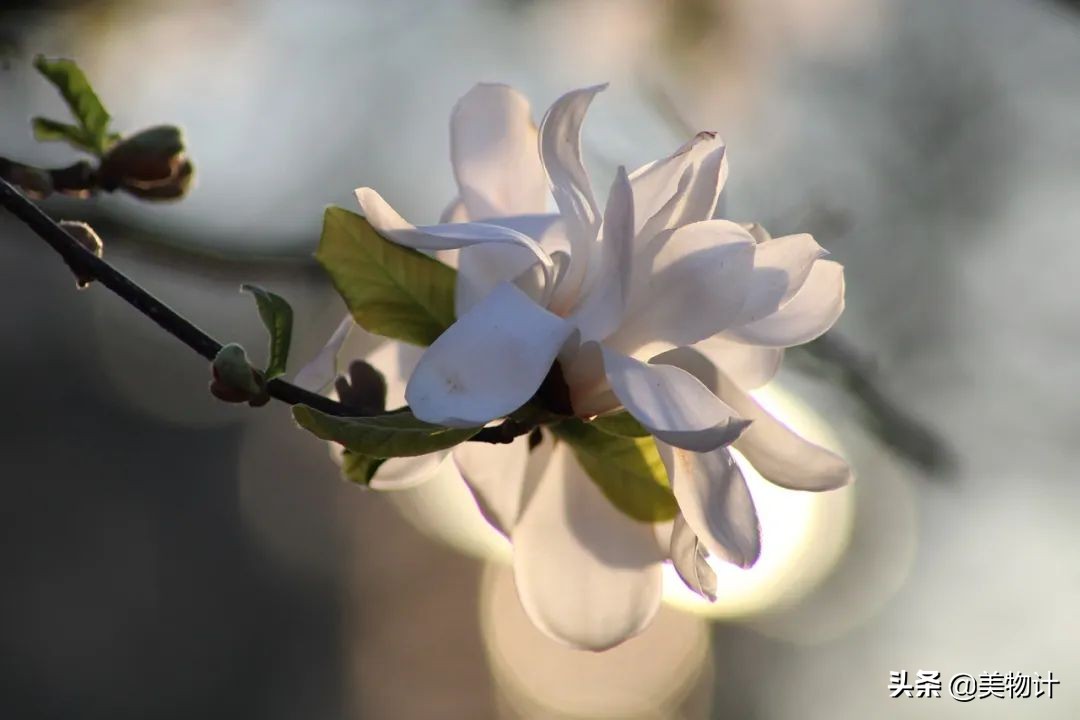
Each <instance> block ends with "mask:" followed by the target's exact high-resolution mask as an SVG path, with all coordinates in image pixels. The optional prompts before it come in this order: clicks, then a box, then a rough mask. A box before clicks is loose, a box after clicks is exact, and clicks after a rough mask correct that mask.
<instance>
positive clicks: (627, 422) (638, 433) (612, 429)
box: [589, 410, 649, 438]
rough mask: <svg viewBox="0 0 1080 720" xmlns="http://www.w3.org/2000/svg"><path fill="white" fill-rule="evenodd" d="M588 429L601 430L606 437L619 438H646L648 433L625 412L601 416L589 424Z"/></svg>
mask: <svg viewBox="0 0 1080 720" xmlns="http://www.w3.org/2000/svg"><path fill="white" fill-rule="evenodd" d="M589 427H594V428H596V429H597V430H603V431H604V432H606V433H607V434H608V435H618V436H619V437H628V438H641V437H648V436H649V431H648V430H646V429H645V427H644V426H643V425H642V424H641V423H639V422H638V421H637V419H636V418H635V417H634V416H633V415H631V414H630V413H628V412H627V411H625V410H620V411H619V412H617V413H612V414H610V415H601V416H600V417H598V418H596V419H595V420H593V421H592V422H590V423H589Z"/></svg>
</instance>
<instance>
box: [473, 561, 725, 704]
mask: <svg viewBox="0 0 1080 720" xmlns="http://www.w3.org/2000/svg"><path fill="white" fill-rule="evenodd" d="M480 622H481V626H482V630H483V638H484V648H485V650H486V652H487V656H488V661H489V663H490V665H491V670H492V676H493V677H494V679H495V682H496V686H497V687H498V689H499V695H500V699H501V700H503V701H504V702H505V703H506V704H508V705H509V706H510V707H511V708H512V709H513V711H514V712H513V713H512V714H510V715H509V716H510V717H522V718H548V717H559V718H581V719H584V718H619V719H620V720H630V719H637V718H642V719H645V718H649V719H653V718H673V717H683V716H684V712H683V711H684V710H685V709H686V706H687V705H688V704H692V705H694V706H695V707H696V706H699V705H700V706H707V705H708V704H709V701H710V698H709V697H708V693H709V692H710V688H711V682H709V680H710V679H711V678H710V677H709V674H708V673H704V672H703V671H704V670H705V669H707V668H708V667H709V666H710V657H711V654H710V647H709V633H708V625H707V623H706V622H705V621H704V620H703V619H702V618H699V617H694V616H691V615H687V614H686V613H681V612H678V611H676V610H674V609H673V608H667V607H662V608H660V612H659V613H658V614H657V616H656V619H655V620H654V621H653V622H652V623H651V624H650V625H649V627H647V628H646V629H645V630H644V632H642V633H641V634H640V635H638V636H636V637H633V638H631V639H629V640H627V641H626V642H625V643H623V644H621V645H619V646H617V647H615V648H612V649H611V650H607V651H606V652H602V653H594V652H588V651H585V650H574V649H571V648H569V647H566V646H564V645H561V644H559V643H557V642H556V641H554V640H552V639H551V638H549V637H547V636H546V635H544V634H543V633H542V632H540V631H539V630H538V629H537V628H536V626H535V625H534V624H533V623H532V622H531V621H530V620H529V618H528V617H527V616H526V615H525V611H524V610H522V608H521V603H520V602H518V598H517V592H516V591H515V588H514V579H513V573H512V572H511V571H510V568H508V567H506V566H505V565H503V564H501V563H491V564H489V565H488V567H487V569H486V570H485V573H484V578H483V582H482V585H481V596H480ZM688 699H689V702H688ZM694 714H695V715H697V713H694Z"/></svg>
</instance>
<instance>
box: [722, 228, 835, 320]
mask: <svg viewBox="0 0 1080 720" xmlns="http://www.w3.org/2000/svg"><path fill="white" fill-rule="evenodd" d="M826 254H827V253H826V252H825V250H824V248H822V247H821V246H820V245H818V244H817V242H816V241H815V240H814V238H813V236H812V235H807V234H805V233H803V234H801V235H787V236H785V237H778V238H772V239H769V240H766V241H764V242H759V243H757V245H756V247H755V248H754V271H753V274H751V276H750V289H749V291H748V292H747V294H746V303H745V304H744V305H743V309H742V312H741V313H740V314H739V319H738V321H737V322H736V324H737V325H744V324H746V323H752V322H755V321H757V320H761V319H762V318H766V317H768V316H769V315H772V314H773V313H775V312H776V311H777V310H779V309H780V308H781V307H782V306H783V305H784V304H785V303H787V302H788V301H789V300H790V299H791V298H792V297H793V296H794V295H795V294H796V293H797V292H798V291H799V289H801V288H802V286H803V285H804V284H805V283H806V280H807V278H808V277H809V275H810V271H811V269H812V268H813V267H814V265H815V264H816V261H817V260H819V259H821V258H822V257H824V256H825V255H826Z"/></svg>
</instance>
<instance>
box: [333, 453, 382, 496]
mask: <svg viewBox="0 0 1080 720" xmlns="http://www.w3.org/2000/svg"><path fill="white" fill-rule="evenodd" d="M384 462H386V458H376V457H371V456H370V455H360V454H359V453H354V452H351V451H349V450H346V451H345V453H344V455H342V457H341V474H342V476H343V477H344V478H345V479H346V480H349V481H350V482H354V483H356V484H358V485H363V486H365V487H367V486H368V485H370V484H371V478H373V477H375V471H376V470H378V469H379V467H380V466H381V465H382V464H383V463H384Z"/></svg>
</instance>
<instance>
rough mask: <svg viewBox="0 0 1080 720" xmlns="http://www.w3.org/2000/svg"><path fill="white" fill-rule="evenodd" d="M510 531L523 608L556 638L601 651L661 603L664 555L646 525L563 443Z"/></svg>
mask: <svg viewBox="0 0 1080 720" xmlns="http://www.w3.org/2000/svg"><path fill="white" fill-rule="evenodd" d="M511 537H512V540H513V546H514V580H515V581H516V584H517V589H518V596H519V597H520V598H521V604H522V607H524V609H525V612H526V614H527V615H528V616H529V618H530V619H531V620H532V621H533V623H534V624H535V625H536V626H537V627H538V628H540V630H542V631H543V632H544V633H546V634H547V635H549V636H551V637H552V638H554V639H555V640H558V641H560V642H563V643H566V644H568V645H570V646H572V647H576V648H581V649H586V650H597V651H598V650H606V649H608V648H611V647H614V646H615V645H618V644H619V643H621V642H623V641H624V640H627V639H628V638H630V637H633V636H634V635H636V634H638V633H639V632H641V631H642V630H643V629H644V628H645V627H646V626H647V625H648V623H649V622H650V621H651V620H652V618H653V616H654V615H655V614H656V612H657V610H658V609H659V607H660V598H661V595H662V590H663V575H662V570H661V561H662V559H663V554H662V552H661V549H660V547H659V546H658V545H657V543H656V538H655V536H654V534H653V530H652V526H651V524H649V523H641V522H637V521H636V520H633V519H631V518H630V517H628V516H626V515H624V514H622V513H621V512H619V510H617V509H616V508H615V506H614V505H612V504H611V503H610V502H609V501H608V500H607V498H605V497H604V495H603V493H601V492H600V490H599V489H598V488H597V487H596V485H595V484H594V483H593V482H592V481H591V480H590V479H589V478H588V477H587V476H586V475H585V472H584V471H583V470H582V469H581V467H580V466H579V465H578V463H577V462H576V461H575V460H574V459H573V456H572V454H571V453H570V452H569V451H568V450H567V449H566V446H565V444H560V445H559V446H557V447H556V449H555V451H554V453H553V454H552V458H551V461H550V462H549V464H548V467H547V470H546V471H545V473H544V474H543V476H542V477H541V479H540V482H539V484H538V486H537V488H536V490H535V491H534V493H533V495H532V497H531V499H530V500H529V503H528V505H527V506H526V507H525V509H524V510H523V512H522V514H521V518H520V520H519V521H518V523H517V526H516V527H515V528H514V530H513V533H512V536H511Z"/></svg>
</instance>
